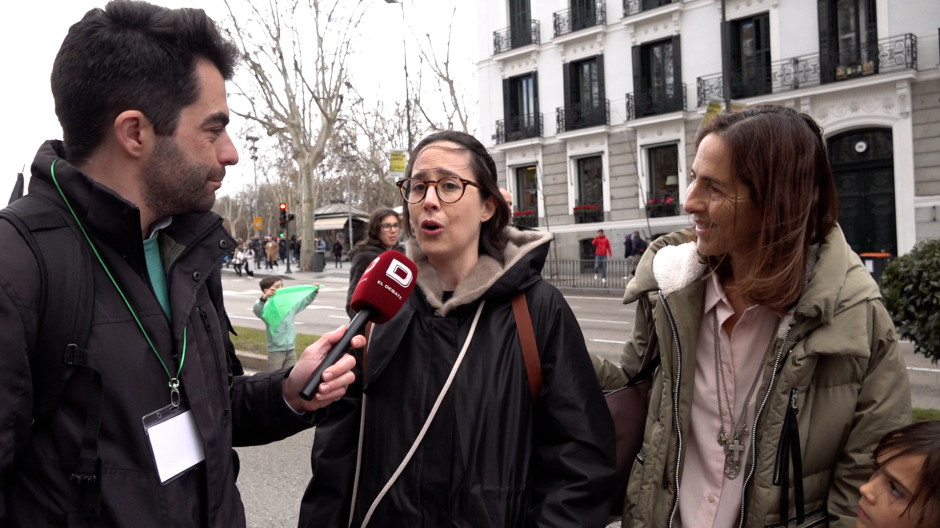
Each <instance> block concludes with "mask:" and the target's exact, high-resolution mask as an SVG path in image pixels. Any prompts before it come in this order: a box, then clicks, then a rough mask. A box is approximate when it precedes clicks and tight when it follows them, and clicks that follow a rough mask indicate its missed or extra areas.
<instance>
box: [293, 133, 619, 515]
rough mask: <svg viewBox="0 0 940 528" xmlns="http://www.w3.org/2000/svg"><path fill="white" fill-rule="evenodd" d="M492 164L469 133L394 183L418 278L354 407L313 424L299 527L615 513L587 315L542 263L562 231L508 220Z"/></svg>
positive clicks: (448, 137)
mask: <svg viewBox="0 0 940 528" xmlns="http://www.w3.org/2000/svg"><path fill="white" fill-rule="evenodd" d="M496 171H497V169H496V164H495V162H494V161H493V158H492V157H490V154H489V153H488V152H487V151H486V148H485V147H484V146H483V145H482V144H480V142H479V141H477V140H476V139H475V138H473V137H472V136H470V135H468V134H465V133H462V132H453V131H445V132H438V133H435V134H432V135H431V136H428V137H426V138H425V139H423V140H422V141H421V142H420V143H418V145H417V146H416V147H415V149H414V152H413V153H412V156H411V158H410V161H409V163H408V166H406V168H405V178H404V179H403V180H401V181H399V182H398V184H399V188H400V189H401V193H402V198H403V200H404V205H405V213H404V219H403V226H404V228H405V230H406V233H413V235H414V238H412V239H409V241H408V244H407V248H408V254H409V256H411V257H412V259H413V260H414V261H415V263H416V264H417V266H418V273H417V286H416V287H415V290H414V292H413V293H412V295H411V297H410V298H409V299H408V300H407V302H406V303H405V305H404V307H403V308H402V309H401V310H400V311H399V312H398V314H397V315H396V316H395V317H394V318H392V319H391V320H390V321H388V322H387V323H384V324H381V325H375V328H374V330H373V331H372V335H371V336H370V338H369V344H368V348H367V350H368V354H367V356H366V357H365V358H364V359H362V361H364V363H365V365H367V367H366V370H365V373H364V378H363V379H362V383H361V384H358V385H356V386H354V387H350V390H349V392H348V393H347V398H346V399H344V400H343V401H342V402H339V403H342V404H343V409H342V411H344V412H345V414H343V413H341V412H340V409H339V408H336V409H334V408H331V409H330V411H331V414H330V419H329V420H328V421H327V423H326V424H323V425H321V426H318V428H317V438H316V440H315V441H314V451H313V468H314V474H313V479H312V480H311V483H310V485H309V486H308V488H307V492H306V494H305V495H304V500H303V503H302V505H301V514H300V523H299V525H300V526H304V527H314V526H363V525H365V524H366V523H368V525H369V526H370V527H396V528H397V527H401V526H428V527H430V526H435V527H436V526H479V527H486V528H516V527H521V526H551V527H554V528H564V527H578V528H582V527H587V528H601V527H603V526H604V525H605V523H606V519H607V514H608V510H609V505H610V501H609V493H610V486H611V485H612V483H613V474H614V470H613V466H614V451H613V425H612V423H611V418H610V413H609V411H608V410H607V406H606V405H605V403H604V399H603V396H602V394H601V391H600V388H599V387H598V384H597V380H596V378H595V377H594V373H593V371H592V370H591V362H590V359H589V355H588V354H587V351H586V349H585V346H584V336H583V335H582V334H581V329H580V328H579V326H578V322H577V320H576V319H575V317H574V315H573V314H572V312H571V310H570V308H569V307H568V305H567V303H566V302H565V299H564V298H563V297H562V295H561V293H559V292H558V290H556V289H555V288H554V286H552V285H551V284H549V283H548V282H547V281H545V280H544V279H542V277H541V275H540V270H541V268H542V266H543V264H544V262H545V258H546V257H547V255H548V249H549V245H550V243H551V239H552V235H551V234H550V233H547V232H544V231H519V230H517V229H514V228H512V227H507V224H508V221H509V207H508V206H507V204H506V202H505V201H504V200H503V199H501V198H499V188H498V186H497V181H496V175H497V172H496ZM380 214H381V213H380ZM520 293H521V294H523V295H524V296H525V298H526V300H527V302H528V310H529V313H530V314H531V322H532V326H533V328H534V333H535V341H536V346H537V349H538V354H539V355H540V356H541V358H540V363H541V369H540V370H541V375H542V386H541V390H540V391H539V392H538V394H537V395H533V394H532V393H531V392H530V390H531V388H530V383H529V377H528V375H527V373H526V366H525V360H524V358H523V347H522V345H521V344H520V342H519V335H518V333H517V330H516V323H517V320H516V319H515V317H514V315H513V308H512V301H511V299H512V298H513V297H514V296H516V295H518V294H520ZM357 379H359V378H357ZM334 410H336V411H337V412H336V413H333V411H334ZM360 424H361V426H360ZM358 446H361V449H359V448H358ZM350 517H351V518H350Z"/></svg>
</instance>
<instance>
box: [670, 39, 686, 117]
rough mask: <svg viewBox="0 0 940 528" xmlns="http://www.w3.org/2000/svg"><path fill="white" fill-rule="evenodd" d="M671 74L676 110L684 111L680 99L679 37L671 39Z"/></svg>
mask: <svg viewBox="0 0 940 528" xmlns="http://www.w3.org/2000/svg"><path fill="white" fill-rule="evenodd" d="M672 73H673V86H675V90H676V92H675V94H673V97H674V98H673V101H675V102H676V104H677V106H676V109H677V110H684V109H685V100H684V99H683V97H682V52H681V48H680V47H679V35H676V36H674V37H672Z"/></svg>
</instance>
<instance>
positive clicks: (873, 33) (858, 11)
mask: <svg viewBox="0 0 940 528" xmlns="http://www.w3.org/2000/svg"><path fill="white" fill-rule="evenodd" d="M818 7H819V50H820V53H819V54H820V57H819V60H820V67H821V70H822V71H821V77H822V81H823V82H832V81H841V80H843V79H848V78H851V77H858V76H862V75H871V74H874V73H877V70H878V25H877V21H876V19H875V0H819V4H818Z"/></svg>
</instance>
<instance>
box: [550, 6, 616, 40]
mask: <svg viewBox="0 0 940 528" xmlns="http://www.w3.org/2000/svg"><path fill="white" fill-rule="evenodd" d="M552 18H553V19H554V21H555V23H554V26H555V36H556V37H560V36H562V35H567V34H568V33H571V32H573V31H579V30H582V29H587V28H589V27H594V26H601V25H604V24H606V23H607V0H594V5H593V6H588V7H581V8H575V9H563V10H561V11H556V12H555V13H553V15H552Z"/></svg>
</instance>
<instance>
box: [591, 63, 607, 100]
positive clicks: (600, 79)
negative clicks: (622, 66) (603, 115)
mask: <svg viewBox="0 0 940 528" xmlns="http://www.w3.org/2000/svg"><path fill="white" fill-rule="evenodd" d="M594 60H595V63H596V64H597V86H598V90H597V93H598V94H599V100H598V101H594V104H595V106H597V107H598V108H603V107H604V104H605V101H604V100H605V99H606V98H607V96H606V95H604V94H605V93H606V90H605V89H604V85H605V84H606V82H605V80H604V56H603V55H598V56H597V57H595V59H594Z"/></svg>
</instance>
